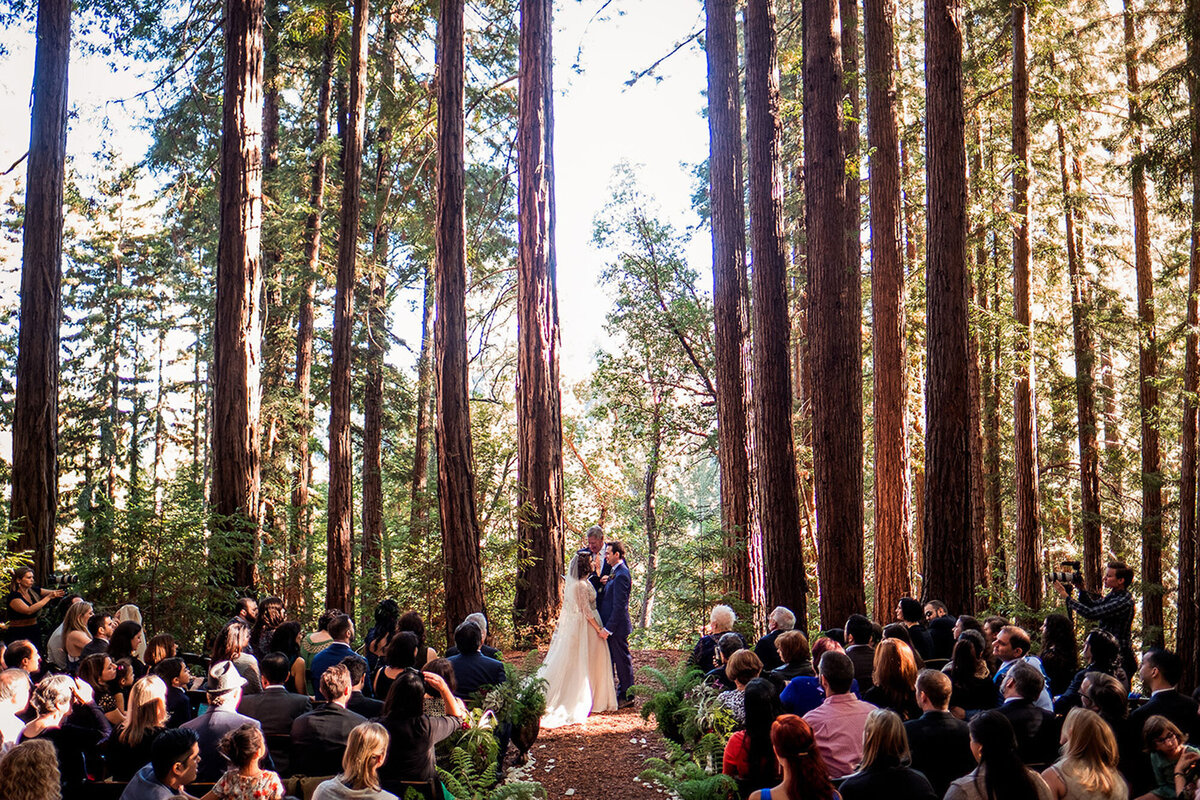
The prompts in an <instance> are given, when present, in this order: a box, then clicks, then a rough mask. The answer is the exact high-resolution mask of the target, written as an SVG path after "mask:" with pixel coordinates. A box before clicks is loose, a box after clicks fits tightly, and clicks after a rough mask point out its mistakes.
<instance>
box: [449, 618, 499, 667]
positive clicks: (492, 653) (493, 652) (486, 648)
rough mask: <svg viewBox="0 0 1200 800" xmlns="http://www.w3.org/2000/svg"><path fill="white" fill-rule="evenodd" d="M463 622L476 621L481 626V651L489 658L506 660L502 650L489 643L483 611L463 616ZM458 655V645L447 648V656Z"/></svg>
mask: <svg viewBox="0 0 1200 800" xmlns="http://www.w3.org/2000/svg"><path fill="white" fill-rule="evenodd" d="M463 622H474V623H475V624H476V625H478V626H479V632H480V634H481V635H482V636H483V644H481V645H480V646H479V652H481V653H483V654H484V655H485V656H487V657H488V658H494V659H496V660H497V661H503V660H504V659H503V657H502V656H501V654H500V651H499V650H497V649H496V648H494V647H492V646H490V645H489V644H488V643H487V638H488V622H487V617H485V616H484V615H483V614H482V613H480V612H478V611H476V612H475V613H474V614H467V616H466V617H464V618H463ZM456 655H458V647H457V646H454V647H450V648H448V649H447V650H446V658H449V657H450V656H456Z"/></svg>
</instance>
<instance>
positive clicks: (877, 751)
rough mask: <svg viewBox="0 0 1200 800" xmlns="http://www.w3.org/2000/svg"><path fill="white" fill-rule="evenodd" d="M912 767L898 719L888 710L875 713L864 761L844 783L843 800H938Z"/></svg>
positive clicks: (865, 736)
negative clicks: (884, 799)
mask: <svg viewBox="0 0 1200 800" xmlns="http://www.w3.org/2000/svg"><path fill="white" fill-rule="evenodd" d="M911 763H912V753H911V752H910V751H909V749H908V737H907V736H906V735H905V733H904V723H903V722H902V721H901V720H900V717H899V715H898V714H896V712H894V711H892V710H890V709H886V708H881V709H878V710H877V711H872V712H871V713H870V715H869V716H868V717H867V725H866V727H865V728H864V729H863V757H862V761H861V762H860V763H859V765H858V769H857V770H856V771H855V772H853V773H851V774H850V775H849V776H848V777H847V778H846V780H844V781H843V782H842V785H841V788H840V791H841V793H842V800H874V798H878V797H886V798H888V800H938V796H937V793H936V792H934V790H933V785H932V784H931V783H930V782H929V779H928V778H926V777H925V776H924V775H923V774H921V773H920V772H918V771H917V770H915V769H912V767H911V766H909V765H910V764H911Z"/></svg>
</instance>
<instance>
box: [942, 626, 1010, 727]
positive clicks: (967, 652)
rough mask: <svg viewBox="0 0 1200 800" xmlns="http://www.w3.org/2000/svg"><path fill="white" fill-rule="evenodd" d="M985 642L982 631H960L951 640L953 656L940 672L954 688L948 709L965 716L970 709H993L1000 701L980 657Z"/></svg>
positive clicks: (998, 694)
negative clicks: (953, 639)
mask: <svg viewBox="0 0 1200 800" xmlns="http://www.w3.org/2000/svg"><path fill="white" fill-rule="evenodd" d="M986 647H987V645H986V644H985V643H984V639H983V634H981V633H979V632H978V631H974V630H966V631H963V633H962V635H961V636H959V637H958V641H957V642H955V643H954V656H953V657H952V658H951V659H950V663H949V664H947V665H946V666H945V667H943V668H942V671H943V672H944V673H946V675H948V676H949V677H950V685H951V686H952V687H953V689H952V693H951V695H950V712H951V713H952V714H954V716H956V717H958V718H959V719H965V718H966V717H967V716H968V715H969V714H970V713H971V712H974V711H983V710H987V709H989V708H995V707H996V706H997V705H999V704H1000V690H999V689H998V688H997V687H996V684H995V683H993V682H992V677H991V675H990V674H989V673H988V666H987V661H986V660H985V659H984V657H983V653H984V650H985V649H986Z"/></svg>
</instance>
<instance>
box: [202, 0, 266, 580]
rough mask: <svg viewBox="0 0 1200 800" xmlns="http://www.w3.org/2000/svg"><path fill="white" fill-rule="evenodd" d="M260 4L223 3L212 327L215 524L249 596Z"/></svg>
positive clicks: (254, 506) (254, 496) (255, 467)
mask: <svg viewBox="0 0 1200 800" xmlns="http://www.w3.org/2000/svg"><path fill="white" fill-rule="evenodd" d="M262 55H263V0H228V2H227V3H226V8H225V91H224V104H223V110H222V133H221V184H220V185H221V229H220V242H219V244H218V246H217V317H216V322H215V324H214V326H213V354H214V358H213V360H214V364H213V457H212V461H213V482H212V507H213V512H214V513H215V514H216V524H217V525H218V526H219V527H222V528H224V529H226V530H228V531H229V532H231V533H233V534H235V535H236V537H237V539H238V540H239V550H240V552H239V554H238V556H237V559H236V562H235V566H234V574H233V582H234V586H235V587H236V588H238V589H242V590H245V589H250V588H252V587H253V586H254V584H255V582H256V578H257V576H256V574H255V573H256V570H255V560H256V557H257V553H258V522H259V520H258V492H259V456H260V445H259V437H258V423H259V419H258V412H259V400H260V398H259V364H260V363H261V362H260V351H261V348H262V335H261V325H262V319H261V316H260V313H259V312H260V308H259V302H260V299H259V298H260V297H261V293H262V256H261V252H260V244H261V239H260V235H261V231H262V121H263V73H262V69H263V60H262Z"/></svg>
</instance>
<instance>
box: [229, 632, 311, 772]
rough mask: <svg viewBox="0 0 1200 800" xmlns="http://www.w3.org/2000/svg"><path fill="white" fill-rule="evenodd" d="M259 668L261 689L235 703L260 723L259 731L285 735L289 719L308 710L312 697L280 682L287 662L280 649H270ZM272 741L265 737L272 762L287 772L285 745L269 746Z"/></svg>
mask: <svg viewBox="0 0 1200 800" xmlns="http://www.w3.org/2000/svg"><path fill="white" fill-rule="evenodd" d="M259 668H260V669H261V670H262V682H263V690H262V691H261V692H259V693H258V694H248V695H246V696H245V697H243V698H242V702H241V703H240V704H239V705H238V713H239V714H245V715H246V716H247V717H252V718H253V719H256V720H258V721H259V723H261V725H262V731H263V733H264V734H266V735H267V737H270V736H272V735H279V736H288V735H290V734H291V732H292V723H293V722H295V721H296V717H299V716H300V715H301V714H306V713H308V712H309V711H312V701H311V700H310V699H309V697H308V695H304V694H296V693H295V692H289V691H288V690H287V689H286V688H285V687H284V683H286V682H287V679H288V674H289V672H290V669H291V665H290V664H288V658H287V656H285V655H284V654H283V653H271V654H269V655H267V656H264V657H263V659H262V661H260V662H259ZM271 745H272V741H271V739H270V738H268V739H267V747H268V748H269V749H270V751H271V758H273V759H274V760H275V766H276V767H278V768H279V769H278V771H279V772H280V773H283V774H287V773H288V748H287V747H279V746H276V747H271Z"/></svg>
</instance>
